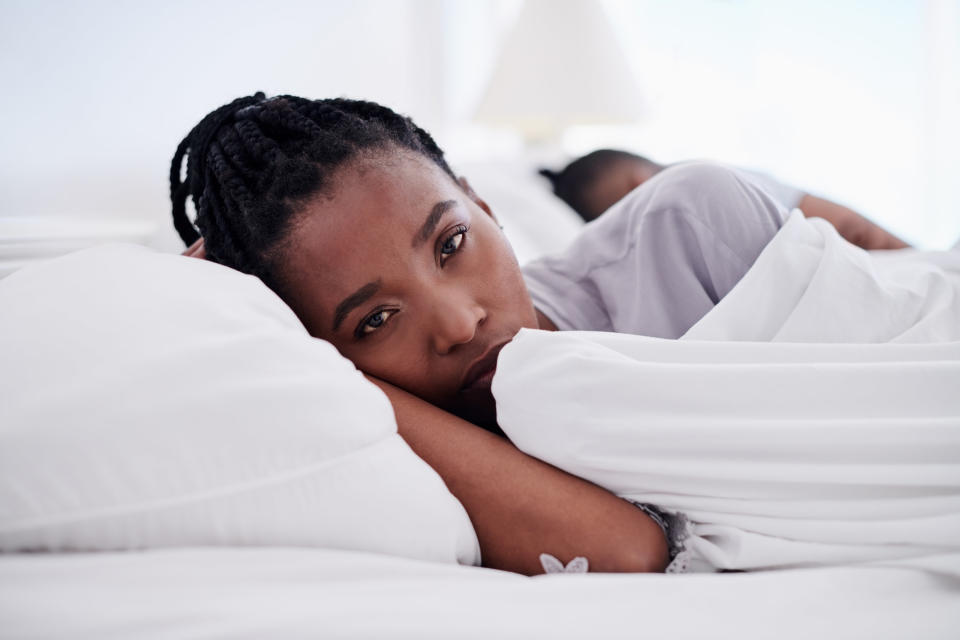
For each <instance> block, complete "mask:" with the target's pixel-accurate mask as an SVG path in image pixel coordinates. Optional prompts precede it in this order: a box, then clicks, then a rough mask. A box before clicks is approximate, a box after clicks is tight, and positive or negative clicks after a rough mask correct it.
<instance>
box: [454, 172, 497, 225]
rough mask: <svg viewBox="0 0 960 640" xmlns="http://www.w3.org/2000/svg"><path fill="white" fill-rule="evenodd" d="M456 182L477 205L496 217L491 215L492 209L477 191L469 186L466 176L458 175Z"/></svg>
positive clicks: (494, 217) (495, 217)
mask: <svg viewBox="0 0 960 640" xmlns="http://www.w3.org/2000/svg"><path fill="white" fill-rule="evenodd" d="M457 184H459V185H460V188H461V189H463V192H464V193H465V194H467V197H468V198H470V199H471V200H473V201H474V202H476V203H477V206H478V207H480V208H481V209H483V210H484V211H486V212H487V215H488V216H490V217H491V218H493V219H494V220H496V219H497V216H495V215H493V210H492V209H490V205H488V204H487V203H486V201H485V200H484V199H483V198H481V197H480V196H478V195H477V192H476V191H474V190H473V187H471V186H470V183H469V182H467V179H466V178H464V177H463V176H460V177H459V178H457Z"/></svg>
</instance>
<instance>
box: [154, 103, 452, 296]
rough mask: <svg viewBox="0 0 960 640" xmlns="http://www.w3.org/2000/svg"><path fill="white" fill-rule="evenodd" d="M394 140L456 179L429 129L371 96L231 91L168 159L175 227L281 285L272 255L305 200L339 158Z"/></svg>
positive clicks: (216, 255)
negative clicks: (190, 208)
mask: <svg viewBox="0 0 960 640" xmlns="http://www.w3.org/2000/svg"><path fill="white" fill-rule="evenodd" d="M390 146H395V147H399V148H403V149H408V150H411V151H413V152H415V153H419V154H421V155H423V156H426V157H427V158H429V159H430V160H431V161H433V162H434V163H435V164H437V165H438V166H439V167H440V168H441V169H442V170H443V171H444V172H445V173H447V174H448V175H449V176H450V177H451V178H453V179H454V180H456V176H454V173H453V171H451V170H450V167H449V166H448V165H447V162H446V160H445V158H444V155H443V151H442V150H441V149H440V147H439V146H437V144H436V142H434V140H433V138H432V137H431V136H430V134H428V133H427V132H426V131H424V130H423V129H421V128H420V127H418V126H417V125H415V124H414V123H413V121H412V120H410V118H408V117H406V116H402V115H400V114H398V113H396V112H394V111H392V110H390V109H388V108H387V107H384V106H381V105H379V104H376V103H374V102H367V101H363V100H349V99H346V98H333V99H327V100H307V99H304V98H299V97H296V96H288V95H283V96H276V97H273V98H267V97H266V96H265V95H264V94H263V93H259V92H258V93H256V94H254V95H252V96H246V97H243V98H237V99H236V100H234V101H232V102H230V103H229V104H226V105H223V106H222V107H220V108H218V109H216V110H214V111H213V112H211V113H210V114H208V115H207V116H206V117H205V118H204V119H203V120H201V121H200V123H199V124H197V126H195V127H194V128H193V129H192V130H191V131H190V133H189V134H187V137H186V138H184V139H183V141H182V142H181V143H180V144H179V145H178V147H177V151H176V153H175V154H174V156H173V162H172V163H171V166H170V198H171V201H172V206H173V224H174V227H175V228H176V230H177V233H179V235H180V238H181V239H182V240H183V241H184V243H186V244H187V245H190V244H193V243H194V242H196V241H197V240H198V239H199V238H200V237H203V239H204V245H205V247H206V251H207V256H208V258H209V259H211V260H214V261H216V262H219V263H221V264H224V265H227V266H229V267H233V268H234V269H237V270H239V271H243V272H245V273H249V274H252V275H255V276H257V277H259V278H260V279H262V280H263V281H264V282H265V283H266V284H267V285H268V286H270V287H271V288H273V289H274V290H277V291H278V292H279V287H280V283H279V281H278V275H277V273H276V265H277V259H278V258H279V255H280V253H281V251H282V244H283V240H284V238H285V236H286V234H287V232H288V231H289V229H290V226H291V222H292V220H293V218H294V216H295V215H296V214H297V213H298V212H299V211H300V210H301V208H302V206H303V203H305V202H306V201H307V200H308V199H309V198H310V197H311V196H312V195H314V194H316V193H320V192H322V191H324V190H325V189H328V188H330V186H331V185H330V177H331V176H332V175H333V174H334V172H335V171H336V170H337V169H338V168H340V167H341V166H342V165H344V164H345V163H347V162H349V161H350V160H352V159H354V158H356V157H358V156H359V155H360V154H361V153H364V152H368V151H373V150H378V149H384V148H387V147H390ZM184 159H186V168H184ZM181 175H183V176H184V177H183V178H181ZM188 198H189V199H192V201H193V204H194V208H195V210H196V221H195V222H193V221H191V220H190V218H189V216H188V214H187V199H188Z"/></svg>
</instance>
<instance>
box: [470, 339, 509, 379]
mask: <svg viewBox="0 0 960 640" xmlns="http://www.w3.org/2000/svg"><path fill="white" fill-rule="evenodd" d="M506 343H507V342H506V341H505V342H502V343H500V344H497V345H495V346H493V347H491V348H490V349H488V350H487V352H486V353H484V354H483V356H481V357H480V358H478V359H477V360H476V361H475V362H474V363H473V364H472V365H470V368H469V369H468V370H467V373H466V375H465V376H464V379H463V384H462V385H460V391H461V392H467V391H477V390H486V389H490V384H491V383H492V382H493V374H494V373H496V371H497V357H498V356H499V355H500V350H501V349H503V345H505V344H506Z"/></svg>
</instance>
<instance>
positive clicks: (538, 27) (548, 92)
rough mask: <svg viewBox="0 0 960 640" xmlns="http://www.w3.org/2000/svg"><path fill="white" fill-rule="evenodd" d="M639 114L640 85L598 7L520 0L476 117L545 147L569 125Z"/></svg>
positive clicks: (589, 0)
mask: <svg viewBox="0 0 960 640" xmlns="http://www.w3.org/2000/svg"><path fill="white" fill-rule="evenodd" d="M641 111H642V101H641V99H640V91H639V87H638V85H637V83H636V80H635V79H634V75H633V72H632V70H631V69H630V66H629V65H628V64H627V60H626V57H625V56H624V54H623V52H622V51H621V49H620V47H619V46H618V44H617V40H616V34H614V32H613V28H612V26H611V25H610V22H609V20H608V19H607V16H606V14H605V12H604V10H603V7H602V6H601V4H600V3H599V2H597V1H594V0H526V2H525V3H524V5H523V7H522V8H521V10H520V14H519V16H518V18H517V21H516V23H515V24H514V26H513V28H512V29H511V31H510V32H509V33H508V35H507V36H506V38H505V40H504V42H503V45H502V47H501V49H500V53H499V55H498V57H497V61H496V64H495V65H494V70H493V73H492V75H491V77H490V81H489V84H488V85H487V88H486V91H485V92H484V94H483V97H482V98H481V100H480V103H479V105H478V107H477V110H476V113H475V115H474V120H476V121H477V122H480V123H483V124H490V125H498V126H508V127H511V128H514V129H516V130H518V131H519V132H520V133H521V134H523V136H524V138H525V139H526V140H527V142H534V143H544V142H556V141H558V140H559V137H560V134H561V133H562V132H563V130H564V129H565V128H567V127H569V126H572V125H582V124H616V123H627V122H634V121H636V120H637V119H638V118H639V116H640V115H641Z"/></svg>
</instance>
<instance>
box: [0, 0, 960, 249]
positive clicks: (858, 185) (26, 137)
mask: <svg viewBox="0 0 960 640" xmlns="http://www.w3.org/2000/svg"><path fill="white" fill-rule="evenodd" d="M0 80H2V84H0V86H2V87H3V93H4V95H5V98H4V99H3V101H2V103H0V114H2V122H3V125H2V147H0V149H2V155H0V221H2V223H0V242H6V243H7V245H8V246H12V245H13V244H15V243H16V241H22V240H23V238H24V237H26V236H28V235H30V234H34V233H36V234H40V235H43V234H48V235H50V234H51V233H52V235H53V236H56V235H57V233H54V232H51V231H50V230H51V229H55V230H60V231H59V232H58V233H61V235H64V236H66V235H69V234H73V235H77V234H80V235H82V234H83V233H85V232H87V233H90V234H100V235H104V234H107V235H109V233H114V235H116V236H117V237H120V236H123V235H124V234H127V235H129V236H131V237H133V236H137V237H144V238H148V239H149V242H150V243H152V244H154V245H155V246H158V247H161V248H165V249H175V248H177V247H179V246H180V245H179V244H178V240H177V239H176V237H175V235H174V233H173V231H172V227H171V225H170V224H169V223H168V217H169V213H168V211H169V204H168V202H169V201H168V196H167V174H168V172H169V160H170V157H171V156H172V154H173V151H174V149H175V148H176V146H177V144H178V142H179V141H180V140H181V138H182V137H183V136H184V135H185V134H186V133H187V132H188V131H189V130H190V128H191V127H192V126H193V125H194V124H195V123H196V122H197V121H199V119H200V118H201V117H202V116H203V115H205V114H206V113H207V112H208V111H210V110H212V109H213V108H215V107H217V106H219V105H220V104H222V103H224V102H227V101H229V100H230V99H232V98H234V97H236V96H238V95H245V94H249V93H252V92H254V91H257V90H263V91H265V92H267V93H268V94H277V93H293V94H299V95H304V96H308V97H333V96H347V97H355V98H367V99H372V100H375V101H378V102H382V103H385V104H387V105H388V106H391V107H393V108H395V109H396V110H398V111H401V112H404V113H406V114H408V115H410V116H412V117H413V118H414V119H415V120H416V121H417V122H418V124H420V125H421V126H423V127H425V128H426V129H428V130H429V131H431V132H432V133H433V134H434V137H436V138H437V139H438V141H439V142H440V144H441V146H443V147H444V148H445V150H446V151H447V154H448V156H449V157H450V160H451V164H453V166H454V169H455V170H456V169H457V168H458V167H471V166H479V165H496V164H497V163H502V166H504V167H513V166H516V167H525V166H527V165H524V164H523V163H516V159H517V158H518V157H524V156H538V155H539V157H538V158H537V160H538V161H548V162H551V163H553V164H554V165H557V166H562V163H563V161H564V160H565V159H569V158H572V157H574V156H576V155H578V154H582V153H585V152H588V151H591V150H593V149H595V148H598V147H604V146H607V147H617V148H623V149H627V150H631V151H634V152H638V153H641V154H644V155H648V156H650V157H651V158H653V159H655V160H658V161H660V162H674V161H679V160H685V159H694V158H703V159H713V160H718V161H723V162H728V163H733V164H737V165H739V166H743V167H749V168H754V169H759V170H762V171H765V172H767V173H770V174H772V175H774V176H776V177H777V178H779V179H781V180H783V181H786V182H789V183H791V184H794V185H796V186H799V187H801V188H803V189H804V190H806V191H809V192H812V193H815V194H818V195H824V196H827V197H829V198H831V199H833V200H835V201H838V202H841V203H844V204H847V205H848V206H851V207H853V208H855V209H857V210H858V211H860V212H861V213H863V214H865V215H867V216H868V217H870V218H872V219H873V220H875V221H877V222H878V223H880V224H882V225H884V226H886V227H887V228H889V229H890V230H891V231H893V232H894V233H896V234H898V235H900V236H901V237H902V238H904V239H905V240H907V241H908V242H911V243H913V244H915V245H917V246H918V247H921V248H927V249H942V248H947V247H948V246H950V245H952V244H953V243H954V242H956V240H957V238H958V237H960V151H958V150H960V124H958V118H957V114H958V113H960V0H886V1H884V0H875V1H868V0H861V1H854V0H850V1H846V2H838V1H836V0H802V1H801V0H781V1H774V2H771V1H768V0H595V1H594V0H530V1H529V2H528V3H527V4H526V5H524V2H523V0H309V1H308V0H274V1H273V2H270V3H263V2H254V1H252V0H229V1H227V0H206V1H202V2H201V1H186V0H170V1H167V2H164V3H141V2H133V1H122V0H85V1H83V2H76V1H66V0H30V1H26V0H23V1H20V0H0ZM585 97H586V98H585ZM511 163H513V164H511ZM528 164H529V163H528ZM531 166H532V165H531ZM462 170H463V169H462ZM517 170H518V171H520V170H525V169H517ZM463 172H464V173H467V171H466V170H463ZM467 175H468V177H469V173H467ZM529 179H530V180H534V179H539V178H536V177H535V176H533V175H532V174H531V176H529ZM544 188H546V185H544ZM482 195H484V194H483V193H481V196H482ZM85 230H86V231H85ZM68 232H69V233H68ZM17 238H19V240H17ZM7 255H11V254H10V252H9V251H8V252H7Z"/></svg>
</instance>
